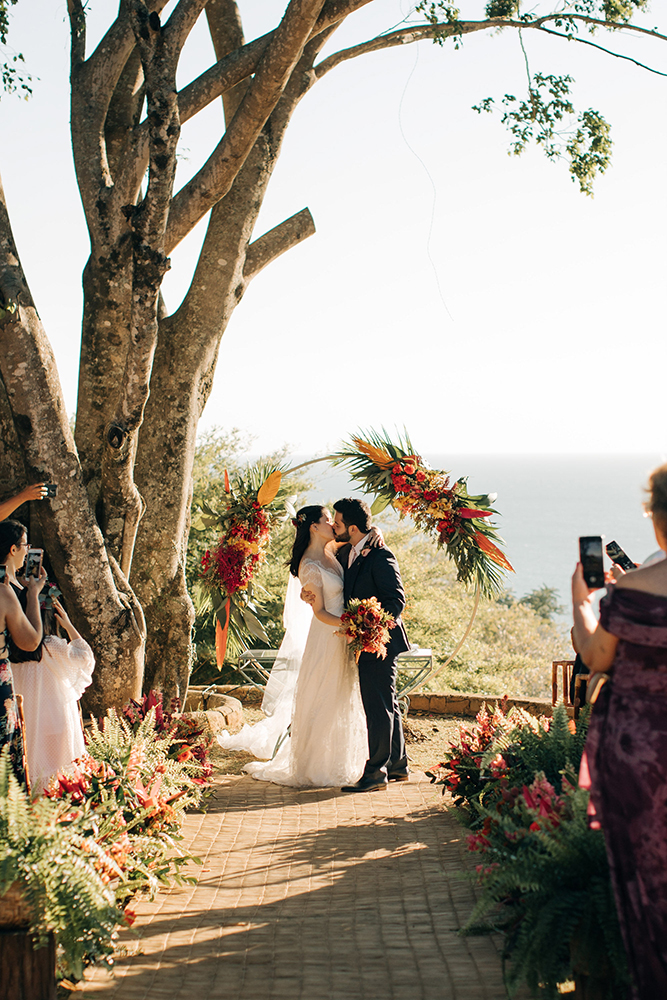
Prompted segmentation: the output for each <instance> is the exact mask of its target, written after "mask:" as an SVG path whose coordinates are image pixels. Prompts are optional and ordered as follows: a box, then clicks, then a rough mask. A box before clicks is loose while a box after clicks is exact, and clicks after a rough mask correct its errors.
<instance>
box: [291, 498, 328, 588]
mask: <svg viewBox="0 0 667 1000" xmlns="http://www.w3.org/2000/svg"><path fill="white" fill-rule="evenodd" d="M324 510H325V508H324V507H323V506H322V505H321V504H319V503H314V504H311V505H310V506H309V507H302V508H301V510H300V511H298V512H297V515H296V517H295V518H293V520H292V524H293V525H294V527H295V528H296V538H295V539H294V545H293V546H292V557H291V559H290V561H289V563H288V566H289V571H290V573H291V574H292V576H298V575H299V563H300V562H301V560H302V559H303V554H304V552H305V551H306V549H307V548H308V546H309V545H310V526H311V524H317V522H318V521H319V520H320V518H321V517H322V514H323V513H324Z"/></svg>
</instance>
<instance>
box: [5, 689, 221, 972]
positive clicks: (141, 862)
mask: <svg viewBox="0 0 667 1000" xmlns="http://www.w3.org/2000/svg"><path fill="white" fill-rule="evenodd" d="M177 708H178V705H176V704H173V705H172V706H171V707H170V709H169V710H166V709H164V708H163V705H162V695H161V694H160V693H156V692H150V694H149V695H146V696H145V697H144V698H143V699H142V700H141V701H134V702H130V703H129V704H128V705H127V706H126V707H125V709H124V710H123V712H122V713H120V714H119V713H117V712H116V711H115V710H114V709H110V710H109V711H108V712H107V714H106V716H105V717H104V718H103V719H101V720H99V721H98V720H91V726H90V728H89V729H88V731H87V733H86V752H85V754H84V755H83V756H82V757H81V758H79V759H78V760H77V761H74V762H73V765H72V766H71V767H70V768H69V769H68V770H67V771H63V772H61V773H59V774H58V775H56V776H55V777H54V778H53V780H52V781H51V783H50V785H49V787H48V788H47V790H46V793H45V794H44V795H43V796H38V797H37V798H36V799H34V800H32V801H31V800H30V798H29V797H28V795H27V794H26V792H25V790H24V789H23V788H22V787H21V786H20V785H19V783H18V782H17V780H16V778H15V777H14V774H13V772H12V770H11V765H10V763H9V759H8V755H7V752H6V751H5V752H3V754H2V755H0V840H1V842H2V851H0V855H1V856H0V907H1V906H2V897H3V896H4V895H5V894H6V893H7V892H8V891H10V898H12V895H15V894H16V892H17V891H18V892H19V893H20V898H21V899H22V900H23V901H24V904H25V906H27V910H26V912H27V914H28V915H29V921H30V925H29V929H30V932H31V934H32V935H33V939H34V940H35V941H36V942H37V943H38V944H45V943H46V940H47V937H48V935H49V934H50V933H54V934H55V940H56V947H57V961H58V978H59V979H61V980H65V981H66V983H67V982H68V983H69V988H74V986H73V985H72V984H73V983H74V982H76V981H78V980H81V979H82V978H83V973H84V969H85V968H86V966H88V965H92V964H99V963H102V964H107V965H109V966H111V965H112V964H113V951H114V948H115V942H116V939H117V931H118V929H119V928H120V927H122V926H131V925H132V924H133V923H134V920H135V917H136V910H135V906H136V899H137V898H138V897H148V898H152V897H153V896H154V894H155V893H156V892H157V890H158V889H159V888H160V887H169V886H171V885H174V884H176V885H182V884H186V883H190V884H194V883H195V882H196V878H194V877H193V876H191V875H188V874H186V873H185V871H184V869H185V867H186V866H187V865H188V864H190V863H196V864H199V863H200V861H199V859H198V858H195V857H192V856H190V855H187V854H185V853H184V852H183V851H182V850H181V849H180V847H179V846H178V845H179V842H180V841H181V840H182V836H181V833H180V830H181V826H182V824H183V820H184V817H185V810H186V808H195V807H197V806H198V805H199V803H200V801H201V798H202V794H203V793H204V792H205V789H206V785H207V784H208V779H209V777H210V774H211V770H212V769H211V763H210V760H209V756H208V754H209V748H210V746H211V744H212V737H211V736H210V735H207V734H206V732H205V731H204V726H203V725H201V724H200V723H199V721H198V720H197V719H196V718H192V717H188V716H182V715H180V714H178V713H177V711H176V710H177Z"/></svg>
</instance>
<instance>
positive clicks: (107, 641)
mask: <svg viewBox="0 0 667 1000" xmlns="http://www.w3.org/2000/svg"><path fill="white" fill-rule="evenodd" d="M0 304H1V305H2V306H3V307H4V308H3V310H2V311H1V312H0V377H1V378H2V382H3V386H4V391H5V393H6V400H7V405H8V407H9V409H10V410H11V416H12V424H13V428H14V433H15V435H16V441H17V444H18V449H19V453H20V454H21V455H22V457H23V464H24V472H25V477H26V480H27V481H28V482H39V481H40V480H49V481H51V482H55V483H57V484H58V495H57V497H56V498H55V499H54V500H51V501H46V502H42V503H41V504H35V505H34V507H35V513H36V515H37V517H38V519H39V524H40V528H41V533H42V538H43V541H44V545H45V547H46V548H47V549H48V552H49V557H50V560H51V565H52V566H53V570H54V573H55V575H56V579H57V581H58V584H59V586H60V588H61V590H62V591H63V595H64V599H65V601H66V604H67V607H68V610H69V612H70V614H71V617H72V620H73V621H74V623H75V625H76V627H77V628H78V629H79V631H80V632H81V634H82V635H83V636H84V638H85V639H87V640H88V642H90V644H91V646H92V647H93V649H94V650H95V652H96V657H97V666H96V670H95V675H94V680H93V685H92V688H91V689H89V693H88V696H87V699H86V704H87V707H88V708H89V709H90V710H91V711H94V712H97V713H100V712H102V711H103V710H104V709H105V708H106V706H107V705H108V704H117V705H119V704H123V703H124V702H125V701H126V700H127V699H128V698H129V697H136V695H137V694H138V693H139V691H140V690H141V677H142V672H143V655H144V642H145V624H144V620H143V615H142V613H141V608H140V607H139V605H138V602H137V600H136V598H135V596H134V594H133V593H132V590H131V588H130V587H129V584H128V583H127V581H126V580H125V579H124V578H123V576H122V574H121V573H120V571H119V569H118V567H117V566H116V565H115V564H114V561H113V559H110V558H108V557H107V553H106V549H105V546H104V540H103V538H102V534H101V532H100V529H99V526H98V524H97V521H96V520H95V517H94V516H93V512H92V511H91V508H90V504H89V501H88V496H87V493H86V490H85V486H84V482H83V476H82V472H81V466H80V464H79V458H78V455H77V452H76V447H75V444H74V439H73V437H72V432H71V430H70V427H69V421H68V418H67V413H66V410H65V404H64V401H63V397H62V390H61V387H60V381H59V378H58V372H57V369H56V365H55V359H54V357H53V353H52V351H51V347H50V345H49V342H48V340H47V338H46V334H45V332H44V329H43V327H42V324H41V322H40V319H39V316H38V315H37V310H36V309H35V306H34V303H33V301H32V297H31V295H30V290H29V288H28V285H27V282H26V280H25V275H24V274H23V270H22V268H21V266H20V263H19V260H18V254H17V251H16V246H15V244H14V239H13V236H12V232H11V227H10V223H9V216H8V214H7V210H6V205H5V200H4V192H3V190H2V186H1V185H0Z"/></svg>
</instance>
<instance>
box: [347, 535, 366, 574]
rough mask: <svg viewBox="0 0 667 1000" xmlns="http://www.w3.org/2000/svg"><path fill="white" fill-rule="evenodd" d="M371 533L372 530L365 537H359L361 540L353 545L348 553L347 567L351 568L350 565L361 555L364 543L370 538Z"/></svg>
mask: <svg viewBox="0 0 667 1000" xmlns="http://www.w3.org/2000/svg"><path fill="white" fill-rule="evenodd" d="M369 535H370V531H369V532H368V534H367V535H364V537H363V538H361V539H359V541H358V542H357V544H356V545H353V546H352V547H351V549H350V551H349V553H348V556H347V568H348V569H349V568H350V566H351V565H352V563H353V562H354V560H355V559H356V558H357V557H358V556H360V555H361V550H362V549H363V547H364V545H365V544H366V541H367V540H368V536H369Z"/></svg>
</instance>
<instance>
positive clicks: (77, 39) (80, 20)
mask: <svg viewBox="0 0 667 1000" xmlns="http://www.w3.org/2000/svg"><path fill="white" fill-rule="evenodd" d="M67 13H68V15H69V23H70V32H71V35H72V47H71V50H70V63H71V66H72V69H74V67H75V66H78V65H79V64H80V63H82V62H84V61H85V58H86V15H85V13H84V9H83V4H82V3H81V0H67Z"/></svg>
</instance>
